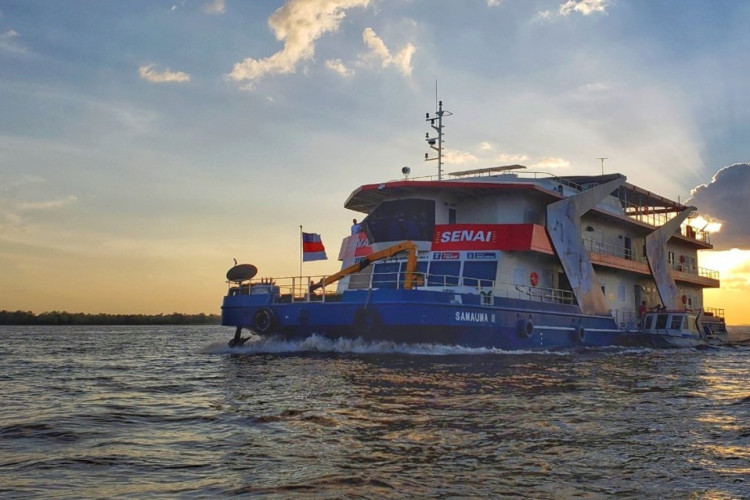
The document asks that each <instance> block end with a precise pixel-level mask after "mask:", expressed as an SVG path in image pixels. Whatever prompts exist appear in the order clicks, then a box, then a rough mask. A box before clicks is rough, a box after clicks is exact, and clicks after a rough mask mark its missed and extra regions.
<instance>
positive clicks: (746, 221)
mask: <svg viewBox="0 0 750 500" xmlns="http://www.w3.org/2000/svg"><path fill="white" fill-rule="evenodd" d="M748 194H750V163H736V164H734V165H731V166H728V167H724V168H722V169H721V170H719V171H718V172H716V174H715V175H714V176H713V178H712V179H711V182H709V183H708V184H702V185H700V186H698V187H696V188H695V189H693V190H692V191H691V193H690V199H688V200H687V201H686V204H688V205H695V206H696V207H698V211H699V212H700V214H701V216H702V217H703V218H704V219H705V220H706V221H707V222H720V223H721V224H722V226H721V230H720V231H719V232H717V233H714V234H712V235H711V243H713V245H714V248H716V249H717V250H724V249H730V248H745V249H750V217H748V216H747V214H748V213H750V198H749V197H748Z"/></svg>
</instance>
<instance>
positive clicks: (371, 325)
mask: <svg viewBox="0 0 750 500" xmlns="http://www.w3.org/2000/svg"><path fill="white" fill-rule="evenodd" d="M381 324H382V323H381V321H380V313H378V311H377V309H373V308H372V307H363V308H361V309H357V310H356V311H355V312H354V324H353V326H354V330H355V332H356V333H364V334H369V333H372V332H374V331H376V330H377V329H379V328H380V326H381Z"/></svg>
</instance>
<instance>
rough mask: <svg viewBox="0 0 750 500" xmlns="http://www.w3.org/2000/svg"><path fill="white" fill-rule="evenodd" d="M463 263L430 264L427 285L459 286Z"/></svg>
mask: <svg viewBox="0 0 750 500" xmlns="http://www.w3.org/2000/svg"><path fill="white" fill-rule="evenodd" d="M460 273H461V263H460V262H458V261H450V262H440V261H438V262H432V263H430V276H429V279H428V280H427V284H428V285H431V286H445V285H458V276H459V274H460Z"/></svg>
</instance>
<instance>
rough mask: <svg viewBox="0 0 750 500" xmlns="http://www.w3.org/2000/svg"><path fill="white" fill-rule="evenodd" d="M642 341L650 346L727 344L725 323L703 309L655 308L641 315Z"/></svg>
mask: <svg viewBox="0 0 750 500" xmlns="http://www.w3.org/2000/svg"><path fill="white" fill-rule="evenodd" d="M643 333H644V340H645V341H646V342H645V345H649V346H653V347H700V346H704V345H711V346H720V345H728V344H729V340H728V335H727V330H726V325H725V324H724V321H723V319H722V318H720V317H713V315H709V316H706V313H704V311H701V310H699V311H689V310H676V311H668V310H656V311H649V312H647V313H646V314H645V315H644V318H643Z"/></svg>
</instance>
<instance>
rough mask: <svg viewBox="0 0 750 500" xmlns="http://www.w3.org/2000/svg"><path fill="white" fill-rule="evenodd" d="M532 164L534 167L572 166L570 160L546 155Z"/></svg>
mask: <svg viewBox="0 0 750 500" xmlns="http://www.w3.org/2000/svg"><path fill="white" fill-rule="evenodd" d="M530 166H531V167H532V168H566V167H570V162H569V161H568V160H564V159H562V158H553V157H546V158H542V159H541V160H539V161H538V162H536V163H534V164H533V165H530Z"/></svg>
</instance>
